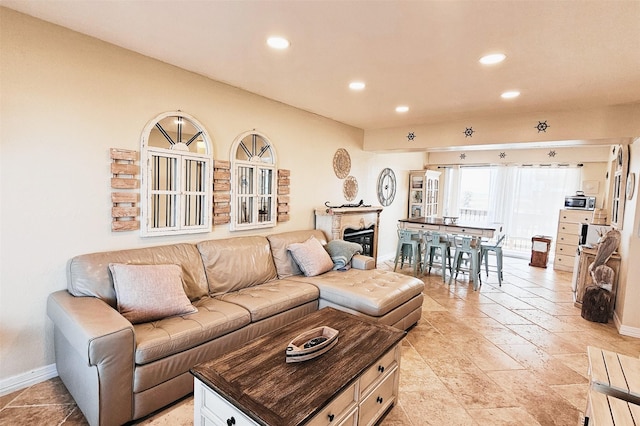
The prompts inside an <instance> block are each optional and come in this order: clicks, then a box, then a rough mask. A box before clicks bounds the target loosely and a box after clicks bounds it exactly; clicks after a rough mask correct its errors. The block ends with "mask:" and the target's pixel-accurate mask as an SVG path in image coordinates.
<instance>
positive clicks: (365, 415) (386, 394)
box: [358, 366, 399, 426]
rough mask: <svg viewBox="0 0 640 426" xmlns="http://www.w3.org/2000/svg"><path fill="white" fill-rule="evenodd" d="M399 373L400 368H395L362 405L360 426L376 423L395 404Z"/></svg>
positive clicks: (359, 415)
mask: <svg viewBox="0 0 640 426" xmlns="http://www.w3.org/2000/svg"><path fill="white" fill-rule="evenodd" d="M398 371H399V370H398V368H397V367H395V366H394V370H393V371H392V372H391V373H390V374H388V375H387V377H386V378H385V379H384V380H383V381H382V383H380V384H379V385H378V387H377V388H375V389H374V390H373V392H371V394H369V396H367V398H366V399H365V400H364V401H363V402H362V403H360V409H359V410H358V411H359V413H358V417H359V420H358V426H368V425H369V424H373V423H375V422H376V421H377V420H378V419H379V418H380V415H382V413H384V412H385V411H386V410H387V408H389V406H390V405H391V404H393V401H394V400H395V396H396V395H395V380H396V375H397V374H398Z"/></svg>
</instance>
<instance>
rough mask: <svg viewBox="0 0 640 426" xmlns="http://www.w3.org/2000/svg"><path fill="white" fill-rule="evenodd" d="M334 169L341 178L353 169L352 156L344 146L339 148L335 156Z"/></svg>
mask: <svg viewBox="0 0 640 426" xmlns="http://www.w3.org/2000/svg"><path fill="white" fill-rule="evenodd" d="M333 171H334V172H335V173H336V176H338V178H340V179H344V178H346V177H347V176H348V175H349V172H350V171H351V157H350V156H349V153H348V152H347V150H346V149H344V148H339V149H338V150H337V151H336V153H335V155H334V156H333Z"/></svg>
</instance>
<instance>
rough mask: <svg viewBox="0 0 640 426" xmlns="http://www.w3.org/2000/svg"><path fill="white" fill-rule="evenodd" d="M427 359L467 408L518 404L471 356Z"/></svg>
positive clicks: (452, 392)
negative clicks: (469, 357)
mask: <svg viewBox="0 0 640 426" xmlns="http://www.w3.org/2000/svg"><path fill="white" fill-rule="evenodd" d="M427 363H428V364H429V366H431V369H432V370H433V371H434V372H435V373H436V374H437V375H438V377H439V378H440V380H442V382H443V383H444V385H445V386H446V387H447V389H449V391H450V392H451V394H453V395H454V397H455V398H456V400H457V401H458V402H460V404H462V405H463V406H464V407H465V408H496V407H511V406H514V405H515V400H513V398H511V396H510V395H508V394H507V393H505V392H504V391H503V390H502V388H500V387H499V386H498V385H496V383H495V382H493V381H492V380H491V379H490V378H489V377H488V376H487V374H485V372H483V371H482V370H480V369H479V368H478V367H477V366H476V365H475V364H473V362H472V361H471V360H470V359H468V358H462V357H460V358H452V359H449V360H447V359H430V360H427ZM510 371H512V370H510Z"/></svg>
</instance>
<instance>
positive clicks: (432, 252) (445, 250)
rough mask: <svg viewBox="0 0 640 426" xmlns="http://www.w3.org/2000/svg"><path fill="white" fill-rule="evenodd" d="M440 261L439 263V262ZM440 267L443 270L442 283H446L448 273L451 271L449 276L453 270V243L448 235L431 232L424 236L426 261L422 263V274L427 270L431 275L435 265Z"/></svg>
mask: <svg viewBox="0 0 640 426" xmlns="http://www.w3.org/2000/svg"><path fill="white" fill-rule="evenodd" d="M438 259H439V261H438ZM434 263H435V264H436V265H438V264H439V265H440V267H441V268H442V281H443V282H444V281H446V271H447V269H449V275H451V273H452V268H451V243H450V242H449V236H448V235H447V234H441V233H439V232H429V233H426V234H425V235H424V259H423V261H422V272H423V273H424V269H425V268H427V265H428V268H429V269H428V270H427V272H428V273H429V274H430V273H431V267H432V266H433V264H434Z"/></svg>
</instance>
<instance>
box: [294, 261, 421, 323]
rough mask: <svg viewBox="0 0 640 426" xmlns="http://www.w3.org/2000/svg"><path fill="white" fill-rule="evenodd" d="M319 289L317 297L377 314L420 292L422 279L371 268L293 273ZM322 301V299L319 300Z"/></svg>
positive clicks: (365, 312)
mask: <svg viewBox="0 0 640 426" xmlns="http://www.w3.org/2000/svg"><path fill="white" fill-rule="evenodd" d="M290 280H296V281H300V282H306V283H310V284H313V285H315V286H316V287H318V288H319V289H320V299H321V300H323V299H324V300H327V301H329V302H332V303H334V304H336V305H339V306H344V307H346V308H350V309H353V310H355V311H358V312H362V313H364V314H367V315H371V316H373V317H380V316H382V315H385V314H387V313H388V312H389V311H391V310H392V309H395V308H396V307H398V306H400V305H401V304H403V303H405V302H406V301H407V300H410V299H412V298H413V297H414V296H416V295H418V294H420V293H422V290H423V289H424V283H423V282H422V281H421V280H419V279H417V278H415V277H412V276H408V275H403V274H397V273H395V272H390V271H382V270H379V269H372V270H367V271H361V270H358V269H354V268H351V269H349V270H348V271H331V272H327V273H326V274H322V275H321V276H317V277H302V276H300V277H292V278H290ZM321 304H322V303H321Z"/></svg>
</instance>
